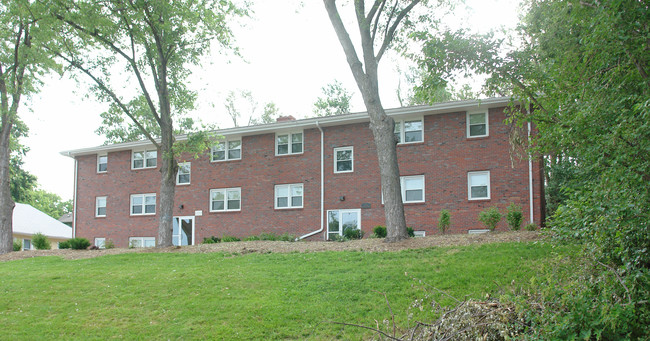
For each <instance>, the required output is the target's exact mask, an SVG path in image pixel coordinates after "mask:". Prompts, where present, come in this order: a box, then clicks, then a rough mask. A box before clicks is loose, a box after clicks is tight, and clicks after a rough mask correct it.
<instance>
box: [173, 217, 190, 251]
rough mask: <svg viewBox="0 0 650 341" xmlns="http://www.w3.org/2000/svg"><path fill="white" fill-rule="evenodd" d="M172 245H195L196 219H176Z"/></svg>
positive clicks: (174, 220)
mask: <svg viewBox="0 0 650 341" xmlns="http://www.w3.org/2000/svg"><path fill="white" fill-rule="evenodd" d="M173 225H174V229H173V232H172V244H174V245H176V246H182V245H194V217H174V219H173Z"/></svg>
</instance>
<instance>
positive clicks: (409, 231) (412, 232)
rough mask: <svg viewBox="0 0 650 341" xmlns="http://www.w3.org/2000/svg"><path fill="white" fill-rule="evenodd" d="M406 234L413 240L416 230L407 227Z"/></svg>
mask: <svg viewBox="0 0 650 341" xmlns="http://www.w3.org/2000/svg"><path fill="white" fill-rule="evenodd" d="M406 233H408V235H409V237H411V238H413V237H415V230H413V228H412V227H408V226H407V227H406Z"/></svg>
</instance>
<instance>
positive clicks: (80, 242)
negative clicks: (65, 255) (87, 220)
mask: <svg viewBox="0 0 650 341" xmlns="http://www.w3.org/2000/svg"><path fill="white" fill-rule="evenodd" d="M69 242H70V248H71V249H73V250H85V249H87V248H88V247H89V246H90V242H89V241H88V239H86V238H72V239H70V240H69Z"/></svg>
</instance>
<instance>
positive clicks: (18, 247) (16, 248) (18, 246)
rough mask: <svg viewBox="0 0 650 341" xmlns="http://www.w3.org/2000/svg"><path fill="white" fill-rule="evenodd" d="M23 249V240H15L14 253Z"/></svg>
mask: <svg viewBox="0 0 650 341" xmlns="http://www.w3.org/2000/svg"><path fill="white" fill-rule="evenodd" d="M22 249H23V242H22V241H21V240H15V239H14V251H20V250H22Z"/></svg>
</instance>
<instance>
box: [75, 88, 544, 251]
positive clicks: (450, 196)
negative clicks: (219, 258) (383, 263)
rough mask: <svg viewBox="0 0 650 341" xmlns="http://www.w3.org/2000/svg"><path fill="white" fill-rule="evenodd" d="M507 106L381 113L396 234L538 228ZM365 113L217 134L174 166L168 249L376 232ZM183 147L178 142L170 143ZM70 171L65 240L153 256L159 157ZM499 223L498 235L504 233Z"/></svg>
mask: <svg viewBox="0 0 650 341" xmlns="http://www.w3.org/2000/svg"><path fill="white" fill-rule="evenodd" d="M507 104H508V99H506V98H490V99H483V100H480V101H475V100H470V101H458V102H447V103H439V104H435V105H433V106H415V107H407V108H397V109H389V110H387V113H388V115H389V116H391V117H393V118H394V119H395V122H396V133H395V134H396V136H397V137H398V140H399V141H400V142H399V144H398V145H397V154H398V158H399V168H400V173H401V175H402V176H401V181H402V182H401V184H402V198H403V200H404V202H405V203H404V208H405V214H406V222H407V225H408V226H411V227H413V228H414V230H416V231H417V232H418V234H426V235H431V234H435V233H438V232H437V220H438V216H439V213H440V211H441V210H442V209H447V210H449V211H450V213H451V229H450V232H451V233H467V232H468V231H470V230H476V229H483V228H484V227H483V226H482V224H481V223H480V222H479V221H478V219H477V217H478V213H479V212H480V211H482V210H484V209H485V208H488V207H491V206H497V207H498V208H499V209H500V211H501V212H505V209H506V207H507V206H508V205H510V204H511V203H515V204H518V205H520V206H521V207H522V208H523V212H524V217H525V222H535V223H537V224H538V225H539V224H540V222H541V221H542V220H543V216H542V215H543V212H542V206H543V202H542V190H543V188H542V185H543V183H542V179H543V178H542V177H541V169H540V163H539V162H537V161H529V160H527V159H523V160H520V159H517V158H514V159H512V158H511V155H510V144H509V139H508V135H509V130H510V127H508V126H507V125H505V124H504V123H503V120H504V118H505V115H504V109H505V107H506V105H507ZM368 122H369V119H368V115H367V113H352V114H346V115H339V116H334V117H318V118H309V119H302V120H294V119H293V118H291V117H286V118H284V119H278V122H275V123H271V124H265V125H256V126H249V127H235V128H230V129H223V130H219V131H218V134H219V135H220V136H221V137H222V138H221V139H220V141H219V142H218V143H216V145H215V146H214V147H212V149H211V150H210V151H208V152H206V154H205V155H203V156H202V157H200V158H198V159H194V158H189V159H187V160H179V162H180V165H179V168H180V170H179V172H178V175H177V187H176V199H175V204H174V205H175V207H174V215H175V217H174V233H173V240H174V244H177V245H186V244H190V245H191V244H199V243H201V241H202V240H203V238H204V237H209V236H218V237H221V236H224V235H229V236H237V237H246V236H250V235H258V234H260V233H262V232H267V233H277V234H281V233H285V232H287V233H291V234H294V235H297V236H301V237H303V238H309V239H311V240H323V239H328V238H330V237H331V236H333V235H335V234H341V233H342V230H343V227H344V226H351V227H356V228H360V229H362V230H363V231H364V232H365V233H366V236H368V235H370V233H371V231H372V229H373V228H374V227H375V226H377V225H384V211H383V205H382V194H381V186H380V178H379V165H378V163H377V162H378V161H377V157H376V152H375V150H376V149H375V145H374V142H373V138H372V133H371V131H370V129H369V128H368V124H369V123H368ZM179 139H182V138H179ZM62 154H63V155H66V156H69V157H72V158H74V159H75V161H76V162H75V164H76V165H75V167H76V169H75V192H74V219H73V227H74V234H75V236H76V237H84V238H87V239H89V240H91V242H92V241H94V242H95V244H98V245H100V246H101V245H102V243H104V242H105V241H106V240H108V239H110V240H112V241H113V242H114V244H115V246H117V247H126V246H128V245H134V246H153V245H155V237H156V236H157V235H158V233H157V227H158V218H159V216H158V215H157V211H158V210H159V209H158V207H157V206H158V204H159V200H158V196H159V193H158V191H159V181H160V172H159V168H158V166H159V165H160V157H161V156H160V155H158V153H157V152H156V149H155V148H153V145H152V144H151V143H150V142H148V141H138V142H128V143H120V144H113V145H106V146H100V147H93V148H85V149H77V150H72V151H66V152H62ZM506 228H507V227H506V223H505V221H502V222H501V223H500V224H499V226H498V227H497V230H505V229H506Z"/></svg>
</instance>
